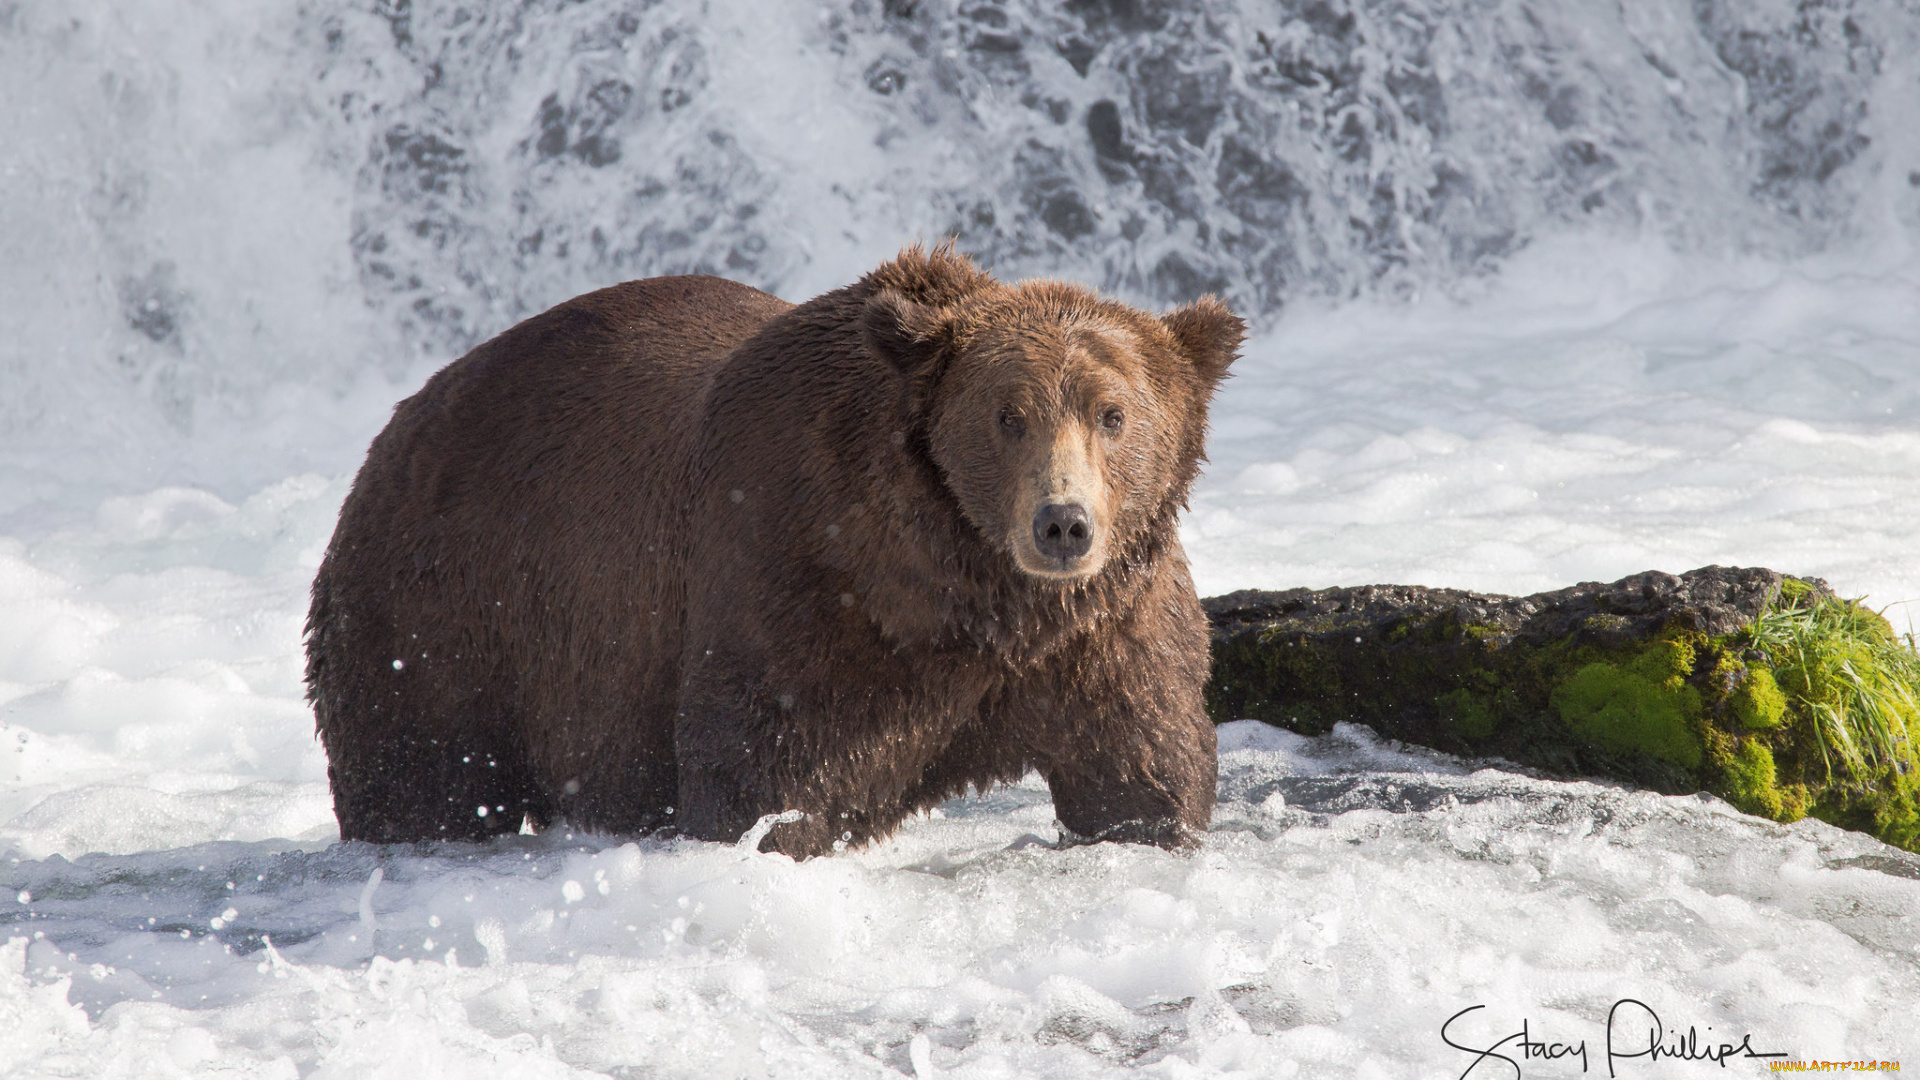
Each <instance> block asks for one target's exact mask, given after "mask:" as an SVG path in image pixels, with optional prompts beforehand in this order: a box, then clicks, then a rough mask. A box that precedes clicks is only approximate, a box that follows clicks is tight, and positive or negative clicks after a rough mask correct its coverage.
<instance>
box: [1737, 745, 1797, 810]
mask: <svg viewBox="0 0 1920 1080" xmlns="http://www.w3.org/2000/svg"><path fill="white" fill-rule="evenodd" d="M1721 776H1722V777H1723V778H1724V782H1725V784H1726V790H1725V791H1724V792H1723V793H1722V794H1724V795H1725V796H1726V798H1727V801H1728V802H1730V803H1732V804H1733V805H1735V806H1737V807H1739V808H1740V809H1742V810H1745V811H1746V812H1747V813H1749V814H1758V815H1760V816H1761V817H1768V818H1772V819H1774V820H1775V821H1783V820H1786V800H1785V799H1784V798H1783V797H1782V795H1781V792H1780V787H1779V780H1780V778H1779V774H1778V772H1777V771H1776V770H1775V768H1774V764H1773V751H1771V750H1769V749H1767V747H1766V744H1765V743H1762V742H1761V741H1760V740H1759V739H1743V740H1741V742H1740V745H1739V747H1738V748H1737V749H1736V750H1734V752H1733V754H1732V755H1731V757H1730V758H1729V760H1727V761H1726V762H1725V763H1724V764H1723V765H1722V766H1721Z"/></svg>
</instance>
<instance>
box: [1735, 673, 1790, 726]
mask: <svg viewBox="0 0 1920 1080" xmlns="http://www.w3.org/2000/svg"><path fill="white" fill-rule="evenodd" d="M1727 707H1728V708H1730V709H1732V710H1733V715H1734V718H1735V719H1737V720H1739V721H1740V726H1741V727H1744V728H1746V729H1747V730H1748V731H1772V730H1773V729H1774V728H1777V727H1779V726H1780V722H1781V721H1782V720H1784V719H1786V716H1787V695H1785V694H1783V693H1781V692H1780V684H1779V683H1778V682H1775V681H1774V678H1773V673H1772V672H1771V671H1768V670H1767V669H1766V668H1749V669H1748V670H1747V672H1746V676H1745V678H1742V679H1741V680H1740V684H1739V685H1738V686H1736V687H1734V689H1733V692H1732V693H1731V694H1728V695H1727Z"/></svg>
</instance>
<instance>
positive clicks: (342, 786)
mask: <svg viewBox="0 0 1920 1080" xmlns="http://www.w3.org/2000/svg"><path fill="white" fill-rule="evenodd" d="M506 727H507V725H505V724H503V723H499V722H494V723H483V724H475V725H474V728H476V729H481V730H485V729H492V730H491V732H490V733H492V734H494V735H495V736H496V737H495V738H493V739H487V738H460V737H454V738H447V737H446V735H447V733H446V732H439V733H436V734H435V735H432V736H429V735H426V734H424V733H422V732H420V731H418V730H402V731H398V732H395V731H389V732H386V733H385V735H386V737H385V738H374V739H368V738H366V737H365V735H366V733H362V736H361V737H360V738H357V739H353V740H342V739H338V738H335V739H330V740H328V748H327V749H328V758H329V764H328V766H327V780H328V783H329V785H330V786H331V787H332V789H333V807H334V816H335V817H336V818H338V820H339V822H340V838H341V839H342V840H366V841H370V842H372V843H379V844H393V843H408V842H413V841H421V840H426V841H432V840H485V839H487V838H488V837H492V836H498V835H501V834H503V833H517V832H519V831H520V825H521V822H522V821H523V820H528V819H531V820H532V822H533V823H534V824H535V825H536V826H538V825H544V824H546V822H547V821H548V820H549V819H550V818H551V816H552V811H551V808H550V807H549V806H548V805H547V800H546V799H545V797H544V796H543V795H542V794H541V792H540V791H539V790H538V788H537V787H536V785H534V784H533V782H532V777H531V775H530V770H529V769H528V767H527V763H526V755H525V753H524V752H515V750H516V748H515V747H513V746H511V745H510V743H511V742H512V741H514V740H505V739H500V738H498V737H497V736H498V734H499V733H500V731H501V729H502V728H506ZM322 730H323V733H324V732H325V731H326V730H328V725H326V724H325V723H324V722H323V724H322ZM335 730H337V728H336V729H335ZM475 734H479V731H478V730H476V731H475ZM502 743H507V744H509V745H499V744H502ZM490 744H492V745H490Z"/></svg>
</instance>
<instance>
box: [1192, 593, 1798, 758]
mask: <svg viewBox="0 0 1920 1080" xmlns="http://www.w3.org/2000/svg"><path fill="white" fill-rule="evenodd" d="M1788 578H1789V576H1788V575H1786V574H1783V573H1780V572H1779V571H1776V570H1769V569H1764V568H1752V567H1749V568H1742V567H1724V566H1707V567H1701V568H1700V569H1697V570H1691V571H1688V572H1687V573H1684V574H1678V575H1675V574H1668V573H1662V572H1659V571H1648V572H1645V573H1640V574H1634V575H1631V576H1629V577H1625V578H1622V579H1620V580H1619V581H1613V582H1583V583H1581V584H1578V585H1573V586H1570V587H1568V588H1564V589H1558V590H1554V591H1552V592H1544V593H1536V594H1534V595H1532V596H1499V595H1494V594H1489V593H1477V592H1468V591H1464V590H1459V589H1434V588H1425V587H1421V586H1408V585H1362V586H1350V587H1342V588H1332V589H1291V590H1286V591H1283V592H1263V591H1258V590H1242V591H1239V592H1234V593H1229V594H1227V595H1225V596H1216V597H1212V598H1209V599H1207V600H1205V601H1203V602H1202V604H1203V606H1204V607H1205V609H1206V612H1207V616H1208V618H1209V620H1210V621H1211V623H1212V631H1213V643H1214V678H1213V682H1212V684H1211V685H1210V686H1209V688H1208V706H1209V708H1210V709H1211V710H1212V712H1213V715H1214V719H1215V720H1216V721H1220V722H1225V721H1227V720H1235V719H1258V720H1264V721H1266V722H1268V723H1272V724H1275V725H1277V726H1280V727H1283V728H1286V729H1288V730H1291V731H1295V732H1299V733H1301V734H1307V735H1314V734H1320V733H1322V732H1326V731H1329V730H1331V729H1332V728H1333V726H1334V725H1335V724H1337V723H1340V722H1343V721H1346V722H1353V723H1360V724H1365V725H1366V726H1368V727H1370V728H1372V729H1373V730H1375V731H1377V732H1379V733H1380V734H1381V735H1383V736H1385V737H1387V738H1390V739H1399V740H1403V741H1405V742H1409V743H1414V744H1417V745H1420V746H1429V747H1434V748H1436V749H1440V750H1444V751H1447V752H1449V753H1455V754H1462V755H1466V756H1470V757H1482V758H1496V757H1497V758H1504V759H1507V760H1510V761H1512V762H1515V763H1518V764H1520V765H1523V766H1528V767H1531V768H1534V769H1539V770H1542V771H1544V772H1546V773H1548V774H1550V775H1562V776H1600V777H1607V778H1612V779H1616V780H1624V781H1627V782H1629V783H1632V784H1635V785H1637V786H1641V787H1647V788H1652V789H1654V790H1657V791H1662V792H1666V793H1669V794H1679V793H1685V792H1692V791H1698V790H1702V789H1703V788H1710V787H1711V773H1712V769H1711V768H1710V767H1702V766H1701V765H1700V764H1699V762H1698V761H1697V759H1696V760H1692V761H1689V760H1686V759H1684V757H1683V758H1682V760H1674V758H1675V755H1673V754H1666V755H1662V754H1661V753H1659V752H1657V751H1655V750H1643V749H1642V748H1640V747H1636V746H1632V745H1626V744H1624V743H1623V742H1622V741H1621V740H1617V739H1616V740H1608V739H1604V738H1595V737H1592V732H1591V730H1590V729H1589V728H1583V727H1582V726H1581V724H1580V723H1579V721H1578V718H1577V717H1576V718H1575V719H1573V720H1572V721H1570V720H1569V715H1570V713H1571V712H1572V709H1571V707H1570V706H1569V704H1568V701H1567V687H1568V685H1569V682H1570V680H1572V679H1573V678H1574V676H1575V675H1576V674H1578V673H1580V672H1581V671H1582V670H1583V669H1586V668H1591V667H1593V666H1594V665H1596V664H1617V665H1620V666H1621V669H1622V670H1624V669H1625V668H1626V667H1627V666H1628V665H1630V664H1632V663H1636V662H1637V663H1642V664H1643V665H1644V662H1645V661H1644V660H1639V659H1637V658H1638V657H1641V656H1644V655H1645V652H1646V651H1647V650H1649V649H1653V648H1656V647H1659V646H1660V643H1662V642H1666V641H1676V640H1687V641H1701V640H1706V639H1711V640H1714V641H1716V642H1728V639H1730V637H1731V636H1732V635H1735V634H1736V633H1737V632H1738V631H1739V630H1741V629H1742V628H1743V627H1745V626H1747V625H1749V624H1751V623H1752V622H1753V620H1754V619H1756V618H1757V617H1759V615H1760V614H1761V613H1762V612H1763V611H1765V610H1766V609H1767V607H1768V605H1769V604H1771V603H1773V602H1774V601H1775V600H1777V599H1778V598H1779V596H1780V592H1781V586H1782V583H1783V582H1785V581H1787V580H1788ZM1807 584H1808V585H1809V586H1810V587H1811V591H1812V593H1813V594H1814V595H1819V596H1828V595H1831V593H1830V591H1829V590H1828V588H1827V586H1826V583H1825V582H1822V581H1810V582H1808V583H1807ZM1725 647H1726V648H1727V649H1734V650H1736V651H1737V645H1734V644H1731V643H1728V644H1726V646H1725ZM1688 655H1689V657H1690V658H1691V656H1692V654H1691V653H1689V654H1688ZM1705 655H1706V653H1705V651H1703V653H1702V659H1700V660H1699V662H1698V663H1697V665H1695V664H1688V665H1686V669H1685V670H1684V671H1682V672H1680V673H1679V674H1678V675H1676V676H1673V677H1671V678H1672V679H1674V680H1677V681H1674V682H1673V686H1674V692H1675V693H1685V692H1686V688H1687V685H1697V692H1698V693H1700V694H1701V695H1703V697H1702V700H1704V701H1706V702H1707V703H1708V704H1707V706H1706V707H1705V708H1706V711H1707V712H1708V713H1711V712H1712V711H1713V709H1714V708H1715V707H1716V704H1715V703H1716V702H1717V701H1719V700H1720V699H1721V698H1724V697H1725V695H1726V688H1725V686H1724V684H1722V685H1713V684H1712V680H1713V679H1714V678H1716V677H1720V678H1722V679H1723V683H1724V674H1722V675H1720V676H1716V675H1715V672H1716V671H1722V669H1721V668H1718V667H1716V666H1715V665H1714V664H1710V663H1708V662H1706V660H1705ZM1691 722H1692V723H1693V724H1694V726H1700V725H1703V724H1709V723H1711V722H1712V720H1711V718H1710V717H1709V718H1708V719H1705V720H1702V719H1699V718H1698V717H1695V718H1693V719H1692V721H1691Z"/></svg>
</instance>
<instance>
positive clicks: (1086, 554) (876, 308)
mask: <svg viewBox="0 0 1920 1080" xmlns="http://www.w3.org/2000/svg"><path fill="white" fill-rule="evenodd" d="M909 255H911V256H913V257H916V258H918V259H919V260H921V261H922V262H923V263H928V264H934V265H932V266H931V268H932V269H935V270H937V269H938V266H937V263H938V262H939V261H942V260H946V261H950V262H952V263H957V264H959V266H958V267H957V268H955V269H954V273H960V272H964V273H965V274H968V275H971V276H970V277H969V278H968V279H967V280H966V281H965V282H964V287H961V288H953V289H946V290H942V289H937V288H936V289H925V288H912V287H906V288H902V287H888V282H886V281H885V279H884V278H883V279H881V280H880V281H879V282H877V284H879V285H880V287H879V288H877V289H876V290H875V291H874V292H873V294H872V296H871V298H870V299H869V300H868V302H867V306H866V308H865V311H864V316H863V323H864V330H865V336H866V339H867V343H868V345H869V347H870V348H872V349H873V351H874V352H875V353H876V354H878V355H879V356H880V357H882V358H883V359H885V360H886V361H888V362H889V363H891V364H892V365H893V366H894V367H895V368H897V369H898V370H899V371H900V372H901V373H902V374H903V375H904V376H905V378H906V379H907V381H908V385H909V392H908V400H909V405H908V408H909V409H910V410H911V411H912V412H913V413H914V415H915V422H916V425H917V429H918V432H919V435H920V438H921V439H922V440H923V445H924V446H925V448H926V452H927V453H928V454H929V456H931V457H932V459H933V461H934V463H935V465H937V467H938V468H939V471H940V473H941V477H942V479H943V481H944V483H945V485H946V487H947V489H948V490H949V491H951V492H952V494H953V496H954V498H955V500H956V501H957V502H958V503H959V506H960V508H961V511H962V512H963V513H964V514H965V515H966V517H967V519H968V520H969V521H970V522H971V523H972V525H973V526H974V527H975V528H976V529H977V530H979V532H980V534H981V536H983V537H984V538H986V539H987V541H988V542H990V543H992V544H994V545H995V546H997V547H999V548H1000V549H1001V550H1003V551H1004V552H1005V553H1006V554H1007V555H1008V556H1010V557H1011V559H1012V561H1013V562H1014V564H1015V565H1016V566H1018V567H1019V568H1020V570H1022V571H1023V572H1025V573H1026V574H1028V575H1031V576H1032V577H1034V578H1041V579H1051V580H1054V581H1057V582H1059V583H1062V584H1067V583H1071V582H1074V581H1079V580H1084V579H1087V578H1091V577H1092V576H1094V575H1095V574H1098V573H1099V572H1100V571H1101V569H1102V568H1103V567H1104V566H1105V565H1107V562H1108V559H1109V557H1110V556H1111V555H1112V554H1113V553H1114V552H1115V551H1117V550H1120V549H1122V548H1123V547H1124V546H1126V545H1127V544H1129V543H1130V542H1132V541H1133V540H1135V539H1137V538H1139V537H1142V536H1145V535H1149V534H1150V533H1151V532H1152V530H1154V529H1156V528H1163V529H1170V528H1171V527H1172V521H1173V517H1174V515H1175V514H1176V513H1177V512H1178V511H1179V510H1180V509H1181V508H1182V507H1183V506H1184V505H1185V502H1186V497H1187V491H1188V488H1189V487H1190V486H1191V484H1192V482H1193V478H1194V475H1195V474H1196V472H1197V471H1198V468H1199V464H1200V462H1201V460H1202V450H1203V444H1204V440H1205V437H1206V417H1207V405H1208V402H1209V401H1210V400H1211V398H1212V396H1213V392H1214V389H1215V387H1216V386H1217V385H1218V384H1219V381H1220V379H1221V378H1222V377H1223V376H1225V374H1226V372H1227V368H1228V366H1229V365H1230V364H1232V363H1233V360H1234V358H1235V355H1236V351H1237V350H1238V348H1239V345H1240V341H1241V337H1242V336H1243V334H1244V332H1245V325H1244V324H1243V323H1242V322H1241V321H1240V319H1238V318H1237V317H1235V316H1234V314H1233V313H1232V312H1231V311H1229V310H1228V309H1227V307H1226V305H1224V304H1222V303H1221V302H1220V301H1218V300H1216V299H1214V298H1213V297H1204V298H1202V299H1200V300H1197V301H1195V302H1193V303H1191V304H1188V305H1187V306H1185V307H1182V308H1180V309H1178V310H1176V311H1174V312H1172V313H1171V314H1169V315H1167V316H1165V317H1163V318H1155V317H1154V316H1151V315H1148V314H1146V313H1145V312H1141V311H1138V310H1135V309H1134V308H1131V307H1128V306H1126V305H1124V304H1120V303H1116V302H1113V301H1110V300H1103V299H1101V298H1100V297H1098V296H1096V295H1094V294H1093V293H1092V292H1090V291H1088V290H1086V289H1084V288H1081V287H1079V286H1075V285H1070V284H1065V283H1062V282H1057V281H1034V282H1024V283H1021V284H1019V285H1015V286H1005V285H1001V284H999V283H997V282H993V281H992V279H990V278H988V277H987V276H986V275H984V274H981V273H980V272H979V271H978V270H975V269H973V267H972V266H971V265H970V264H967V263H966V262H965V260H964V259H961V258H959V257H958V256H953V255H951V254H950V253H948V252H945V251H937V252H934V253H932V255H930V256H922V255H919V253H917V252H912V253H909ZM908 257H909V256H903V257H902V260H901V262H899V263H895V264H890V267H889V269H892V268H895V267H899V266H901V265H902V264H903V263H905V262H906V261H907V259H908ZM875 277H876V278H878V277H880V275H875ZM870 280H871V279H870ZM913 284H917V282H916V283H913Z"/></svg>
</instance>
